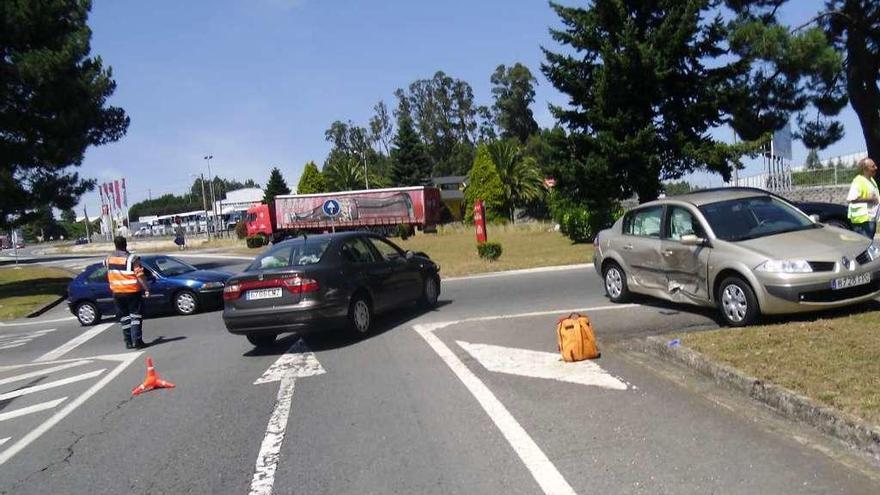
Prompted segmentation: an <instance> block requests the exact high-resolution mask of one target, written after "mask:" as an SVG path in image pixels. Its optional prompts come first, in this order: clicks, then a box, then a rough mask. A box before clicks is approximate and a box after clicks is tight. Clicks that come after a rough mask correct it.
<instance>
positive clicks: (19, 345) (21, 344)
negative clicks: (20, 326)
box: [0, 340, 30, 351]
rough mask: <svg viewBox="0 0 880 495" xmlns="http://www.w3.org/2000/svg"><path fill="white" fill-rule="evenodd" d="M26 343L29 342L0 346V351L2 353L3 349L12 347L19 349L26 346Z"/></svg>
mask: <svg viewBox="0 0 880 495" xmlns="http://www.w3.org/2000/svg"><path fill="white" fill-rule="evenodd" d="M28 342H30V340H28V341H26V342H22V343H20V344H10V345H0V351H2V350H3V349H12V348H13V347H21V346H23V345H25V344H27V343H28Z"/></svg>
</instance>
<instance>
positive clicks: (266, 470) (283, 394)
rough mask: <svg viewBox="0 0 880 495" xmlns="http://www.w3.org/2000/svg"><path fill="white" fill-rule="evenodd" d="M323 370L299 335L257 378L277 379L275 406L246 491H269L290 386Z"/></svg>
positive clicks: (262, 380)
mask: <svg viewBox="0 0 880 495" xmlns="http://www.w3.org/2000/svg"><path fill="white" fill-rule="evenodd" d="M324 373H326V371H325V370H324V368H323V367H322V366H321V363H319V362H318V359H317V358H316V357H315V354H314V353H313V352H312V351H311V350H309V348H308V346H307V345H306V343H305V341H304V340H303V339H299V340H298V341H297V342H296V343H295V344H293V345H292V346H291V347H290V349H288V350H287V352H286V353H285V354H284V355H283V356H281V357H280V358H278V360H277V361H275V363H274V364H273V365H272V366H270V367H269V369H267V370H266V372H265V373H263V376H261V377H260V378H258V379H257V380H256V381H255V382H254V385H259V384H261V383H272V382H279V381H280V382H281V385H280V386H279V387H278V396H277V397H276V399H275V408H274V409H273V410H272V416H271V417H270V418H269V424H268V426H266V436H265V437H263V443H262V444H261V445H260V453H259V454H258V455H257V463H256V466H255V467H254V477H253V479H252V480H251V489H250V491H249V492H248V493H249V494H250V495H269V494H271V493H272V487H273V486H274V485H275V470H276V469H277V467H278V461H279V460H280V458H281V444H282V442H284V433H285V431H286V430H287V418H288V417H289V416H290V406H291V405H292V403H293V390H294V384H295V382H296V379H297V378H301V377H307V376H315V375H321V374H324Z"/></svg>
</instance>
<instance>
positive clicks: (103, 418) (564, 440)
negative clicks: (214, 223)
mask: <svg viewBox="0 0 880 495" xmlns="http://www.w3.org/2000/svg"><path fill="white" fill-rule="evenodd" d="M43 261H44V262H45V261H46V260H43ZM90 261H91V260H90V259H78V260H57V259H53V260H49V261H48V262H49V263H55V264H61V265H63V264H65V263H67V264H68V265H66V267H67V268H71V269H75V268H76V266H79V265H84V264H87V263H88V262H90ZM187 261H189V262H192V263H194V264H196V265H203V266H209V267H212V268H217V267H222V268H223V269H227V270H230V271H236V270H240V269H242V268H243V266H244V264H245V263H246V262H245V261H244V260H237V259H231V258H209V257H196V258H188V259H187ZM74 263H76V264H77V265H76V266H75V265H73V264H74ZM573 309H579V310H581V311H584V312H585V313H587V314H589V315H590V317H591V319H592V320H593V323H594V325H595V328H596V332H597V336H598V339H599V345H600V348H601V350H602V357H601V358H600V359H599V360H597V361H596V362H595V363H594V364H592V365H590V366H592V367H590V366H587V365H584V366H577V365H572V366H576V367H574V368H572V367H568V368H565V369H564V372H558V373H557V374H556V375H555V376H550V377H547V376H543V375H542V373H543V374H544V375H546V374H547V373H551V374H552V372H551V371H552V370H551V368H553V367H552V365H548V367H541V366H539V365H538V364H536V363H538V362H540V361H541V359H542V358H543V357H545V356H548V355H549V354H552V353H555V352H556V350H555V345H556V344H555V321H556V318H558V317H559V316H561V315H562V313H564V312H566V311H569V310H573ZM14 323H21V322H20V321H19V322H14ZM25 323H27V324H24V325H21V324H8V323H7V324H6V325H3V326H0V493H16V494H18V493H73V494H80V493H82V494H97V493H173V494H180V493H248V492H251V493H268V491H267V482H268V487H269V488H274V493H333V494H341V493H352V494H367V493H376V494H389V493H401V494H404V493H406V494H432V493H436V494H482V493H485V494H497V493H505V494H507V493H516V494H518V493H523V494H541V493H580V494H584V493H700V494H703V493H748V494H755V493H774V494H777V493H823V494H825V493H847V494H850V493H872V494H873V493H878V492H880V471H878V470H877V466H876V465H873V464H871V462H869V461H866V460H865V459H863V458H861V457H859V456H857V455H854V454H852V453H851V452H849V451H847V449H846V448H844V447H843V446H841V445H837V444H836V443H834V442H832V441H829V440H827V439H824V438H823V437H821V436H819V435H816V434H815V433H814V432H813V431H812V430H809V429H804V428H801V427H799V426H797V425H793V424H791V423H789V422H787V421H784V420H781V419H779V418H778V417H776V416H774V415H773V414H772V413H770V412H769V411H767V410H766V409H763V408H761V407H759V406H756V405H754V404H753V403H751V402H749V401H748V400H744V399H742V398H740V397H738V396H736V395H734V394H730V393H727V392H725V391H724V390H721V389H719V388H717V387H715V386H714V385H713V384H711V383H708V382H706V381H705V380H703V379H701V378H700V377H697V376H693V375H691V374H690V373H688V372H686V371H683V370H681V369H679V368H675V367H671V366H669V365H667V364H666V363H663V362H660V361H657V360H654V359H652V358H650V357H647V356H644V355H641V354H638V353H634V352H631V351H629V350H627V347H626V345H625V343H626V341H627V340H628V339H631V338H638V337H643V336H646V335H655V334H663V333H666V332H669V331H673V330H679V329H687V330H690V331H700V330H704V329H707V328H714V327H715V326H716V322H715V319H714V315H713V314H712V313H711V312H706V311H703V310H697V309H692V308H689V307H683V306H675V305H669V304H664V303H657V302H652V301H647V300H644V301H638V302H636V303H635V304H632V305H620V306H615V305H612V304H610V303H609V302H608V300H607V299H606V298H605V297H604V295H603V293H602V287H601V283H600V280H599V278H598V277H597V276H596V275H595V274H594V273H593V272H592V270H591V269H585V268H579V269H566V270H557V271H538V272H526V273H518V274H509V275H495V276H484V277H476V278H468V279H454V280H447V281H444V283H443V293H442V295H441V305H440V307H439V308H438V309H437V310H435V311H430V312H422V311H419V310H417V309H415V308H412V309H406V310H402V311H398V312H395V313H393V314H389V315H385V316H384V317H381V318H380V320H379V321H378V322H377V324H378V328H377V329H376V330H377V331H376V333H375V334H374V335H372V336H370V337H369V338H365V339H361V340H355V339H351V338H349V337H347V336H344V335H340V334H338V333H328V334H319V335H311V336H306V337H305V338H304V339H303V342H302V343H301V344H297V342H298V340H299V337H296V336H288V337H285V338H283V339H280V340H279V341H278V343H277V344H276V345H275V346H274V347H272V348H270V349H267V350H265V351H257V350H255V349H254V348H253V347H252V346H251V345H249V344H248V343H247V341H246V340H245V339H244V338H242V337H237V336H233V335H230V334H228V333H227V332H226V330H225V328H224V326H223V323H222V321H221V318H220V314H219V313H218V312H216V311H215V312H208V313H202V314H197V315H193V316H189V317H178V316H165V317H159V318H153V319H149V320H147V321H146V323H145V335H144V337H145V340H146V341H147V342H151V341H154V342H155V344H154V345H153V346H151V347H149V348H148V349H146V350H144V351H126V350H125V349H124V347H123V345H122V338H121V334H120V330H119V327H118V325H115V324H113V323H112V322H110V321H107V322H105V324H102V325H101V326H97V327H90V328H85V329H84V328H82V327H80V326H78V324H77V323H76V321H74V320H72V319H69V313H67V312H66V308H65V307H63V306H61V307H58V308H55V309H53V310H52V311H49V312H48V313H46V314H44V315H42V316H41V317H40V318H38V319H37V320H36V321H32V320H30V321H27V322H25ZM295 344H296V345H295ZM302 345H304V346H305V347H302ZM10 346H12V347H10ZM291 347H293V351H295V353H294V354H290V353H288V351H289V350H290V349H291ZM311 353H313V354H311ZM524 353H525V354H524ZM147 356H149V357H151V358H152V359H153V360H154V362H155V365H156V369H157V371H158V373H159V375H160V376H161V377H162V378H163V379H166V380H169V381H171V382H174V383H175V384H176V388H174V389H166V390H155V391H151V392H147V393H145V394H143V395H140V396H137V397H131V390H132V388H133V387H135V386H137V385H138V384H140V383H141V381H143V378H144V374H145V364H144V360H145V358H146V357H147ZM291 356H293V357H291ZM285 360H287V361H285ZM276 361H281V362H282V364H280V365H279V366H281V367H284V364H283V363H287V364H288V365H290V366H289V368H288V370H294V371H297V372H298V373H299V375H298V376H297V377H296V378H295V379H294V378H290V377H291V376H293V375H291V374H286V375H284V376H285V378H284V379H282V380H281V381H280V382H279V381H271V376H275V375H273V373H274V372H272V371H270V372H269V373H268V374H267V370H268V369H269V368H270V367H272V366H273V364H274V363H276ZM553 369H555V368H553ZM548 370H551V371H548ZM572 370H576V371H577V373H574V374H572V373H569V372H571V371H572ZM264 374H266V376H269V378H268V379H266V380H264V381H266V383H259V384H255V383H254V382H255V381H258V379H260V378H261V377H263V376H264ZM524 375H528V376H524ZM574 375H577V376H574ZM542 376H543V377H542ZM565 380H568V381H565ZM285 387H286V388H285ZM279 390H282V391H284V390H286V391H287V392H288V393H285V394H279ZM287 404H289V406H290V408H289V411H287V410H286V409H285V407H284V406H285V405H287ZM285 411H287V414H288V416H287V417H286V418H285V417H284V414H285ZM284 419H286V420H285V421H282V420H284ZM267 427H268V430H269V431H268V434H267ZM282 434H283V438H280V436H281V435H282ZM258 458H259V459H258ZM257 466H259V467H257ZM255 471H256V472H257V473H258V476H257V478H258V479H257V480H256V481H255V479H254V474H255Z"/></svg>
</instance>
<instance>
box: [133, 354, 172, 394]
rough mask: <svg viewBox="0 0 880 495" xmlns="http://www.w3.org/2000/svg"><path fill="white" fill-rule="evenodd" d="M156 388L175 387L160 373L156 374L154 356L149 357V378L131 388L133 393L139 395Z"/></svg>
mask: <svg viewBox="0 0 880 495" xmlns="http://www.w3.org/2000/svg"><path fill="white" fill-rule="evenodd" d="M154 388H174V384H173V383H171V382H166V381H165V380H163V379H161V378H159V375H157V374H156V370H155V368H153V358H149V357H148V358H147V379H146V380H144V383H141V384H140V385H138V386H137V387H135V388H133V389H132V390H131V395H139V394H141V393H143V392H146V391H147V390H153V389H154Z"/></svg>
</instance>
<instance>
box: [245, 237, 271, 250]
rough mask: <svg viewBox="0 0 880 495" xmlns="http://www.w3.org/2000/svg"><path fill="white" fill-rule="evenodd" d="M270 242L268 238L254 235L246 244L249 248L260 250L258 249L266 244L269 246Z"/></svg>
mask: <svg viewBox="0 0 880 495" xmlns="http://www.w3.org/2000/svg"><path fill="white" fill-rule="evenodd" d="M268 241H269V240H268V239H267V238H266V236H262V235H252V236H250V237H248V238H247V239H246V240H245V243H246V244H247V247H249V248H258V247H263V246H265V245H266V244H268V243H269V242H268Z"/></svg>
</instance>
